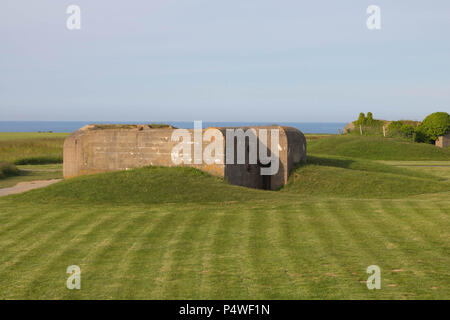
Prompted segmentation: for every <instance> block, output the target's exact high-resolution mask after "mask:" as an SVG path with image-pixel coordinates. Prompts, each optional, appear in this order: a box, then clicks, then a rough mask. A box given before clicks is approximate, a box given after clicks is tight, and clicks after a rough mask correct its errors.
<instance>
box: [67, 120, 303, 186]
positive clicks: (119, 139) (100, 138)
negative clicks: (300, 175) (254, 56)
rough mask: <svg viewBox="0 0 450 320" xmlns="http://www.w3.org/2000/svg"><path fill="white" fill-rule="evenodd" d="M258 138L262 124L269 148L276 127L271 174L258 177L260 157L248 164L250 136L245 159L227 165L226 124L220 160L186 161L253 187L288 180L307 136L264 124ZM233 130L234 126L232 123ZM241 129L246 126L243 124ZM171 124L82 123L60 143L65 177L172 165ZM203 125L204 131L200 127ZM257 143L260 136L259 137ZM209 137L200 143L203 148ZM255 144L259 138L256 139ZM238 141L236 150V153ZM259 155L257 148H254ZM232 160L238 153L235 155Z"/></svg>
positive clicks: (222, 131) (192, 150) (283, 182)
mask: <svg viewBox="0 0 450 320" xmlns="http://www.w3.org/2000/svg"><path fill="white" fill-rule="evenodd" d="M252 128H253V129H254V130H255V132H256V136H257V137H256V139H259V134H260V130H261V129H265V130H266V132H267V149H268V152H269V154H270V153H271V152H272V151H271V134H270V130H271V129H279V143H278V146H277V148H278V152H279V170H278V173H277V174H275V175H273V176H262V175H261V174H260V171H261V167H264V165H262V164H261V163H260V161H259V156H258V163H257V164H249V163H248V159H249V148H248V141H247V143H246V146H245V153H246V163H245V164H236V161H234V163H235V164H227V159H226V152H225V149H226V129H227V128H216V129H218V130H219V131H220V132H221V133H222V136H223V141H224V150H223V154H221V159H222V158H223V159H222V160H221V163H214V164H210V165H208V164H206V163H204V162H203V163H202V164H188V165H186V166H192V167H196V168H198V169H200V170H203V171H206V172H208V173H210V174H213V175H216V176H221V177H225V178H226V179H227V180H228V182H229V183H231V184H235V185H241V186H246V187H252V188H265V189H272V190H275V189H278V188H280V187H282V186H283V185H284V184H285V183H286V182H287V179H288V175H289V172H290V171H291V170H292V168H293V167H294V165H295V164H296V163H298V162H300V161H306V139H305V137H304V135H303V134H302V133H301V132H300V131H299V130H297V129H295V128H291V127H279V126H267V127H252ZM233 129H237V128H233ZM241 129H243V130H244V131H246V130H248V129H249V128H241ZM173 130H174V129H173V128H171V127H168V128H158V129H152V128H148V127H147V126H137V127H132V128H120V127H117V128H114V127H112V128H102V129H98V128H96V127H95V126H85V127H83V128H81V129H80V130H78V131H76V132H75V133H73V134H72V135H70V136H69V137H68V138H67V139H66V141H65V143H64V166H63V167H64V177H65V178H71V177H76V176H79V175H85V174H93V173H101V172H108V171H115V170H127V169H131V168H137V167H143V166H148V165H155V166H175V164H174V163H173V161H172V157H171V155H172V150H173V148H174V147H175V146H176V145H177V144H178V143H179V141H171V137H172V133H173ZM206 130H207V129H205V130H204V132H205V131H206ZM188 131H189V132H190V133H191V137H192V143H191V146H192V147H191V155H192V156H193V155H194V134H193V130H188ZM258 142H259V140H258ZM208 145H209V142H204V143H203V151H204V149H205V148H206V147H207V146H208ZM258 145H259V143H258ZM237 147H238V146H237V144H235V146H234V154H235V157H236V156H237ZM258 155H259V151H258ZM235 160H236V158H235Z"/></svg>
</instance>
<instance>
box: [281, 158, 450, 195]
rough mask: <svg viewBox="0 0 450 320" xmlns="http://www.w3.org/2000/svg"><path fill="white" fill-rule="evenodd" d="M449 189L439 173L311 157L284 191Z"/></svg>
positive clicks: (380, 192)
mask: <svg viewBox="0 0 450 320" xmlns="http://www.w3.org/2000/svg"><path fill="white" fill-rule="evenodd" d="M448 190H450V185H449V184H448V183H446V182H444V181H443V179H441V178H440V177H436V176H433V175H430V174H427V173H424V172H418V171H413V170H409V169H405V168H398V167H394V166H389V165H384V164H381V163H376V162H372V161H367V160H357V159H348V158H335V157H314V156H311V157H309V159H308V164H306V165H303V166H299V167H298V168H297V169H295V170H294V171H293V172H292V173H291V176H290V178H289V181H288V183H287V184H286V186H285V187H284V189H283V192H289V193H296V194H299V195H302V196H320V197H350V198H380V199H383V198H401V197H406V196H411V195H418V194H426V193H436V192H443V191H448Z"/></svg>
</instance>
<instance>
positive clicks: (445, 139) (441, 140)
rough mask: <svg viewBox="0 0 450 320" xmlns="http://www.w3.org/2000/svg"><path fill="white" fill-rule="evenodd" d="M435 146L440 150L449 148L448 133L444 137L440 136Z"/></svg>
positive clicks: (449, 138)
mask: <svg viewBox="0 0 450 320" xmlns="http://www.w3.org/2000/svg"><path fill="white" fill-rule="evenodd" d="M435 144H436V146H437V147H440V148H447V147H450V132H449V133H447V134H446V135H443V136H440V137H439V138H438V139H437V140H436V142H435Z"/></svg>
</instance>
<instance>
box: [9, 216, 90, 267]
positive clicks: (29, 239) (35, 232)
mask: <svg viewBox="0 0 450 320" xmlns="http://www.w3.org/2000/svg"><path fill="white" fill-rule="evenodd" d="M95 211H96V210H95V209H91V210H83V213H81V214H78V215H75V219H72V218H71V217H70V215H64V213H65V212H62V214H61V215H58V217H57V218H56V219H55V220H52V221H51V222H50V223H48V224H46V223H38V225H37V227H36V228H34V227H33V228H32V230H30V232H29V233H27V234H26V235H23V238H24V239H23V240H25V239H26V241H22V239H21V238H20V239H17V240H16V242H15V243H13V245H14V247H13V248H14V250H11V249H9V250H8V251H6V252H9V253H10V254H9V255H2V257H1V258H2V261H3V262H2V264H1V265H0V274H1V273H3V272H4V271H5V270H6V269H8V268H12V267H13V266H15V264H17V263H18V262H19V261H20V260H21V259H23V258H25V259H27V258H28V257H29V256H33V255H36V254H35V253H36V252H39V250H40V249H41V248H45V247H46V246H47V245H48V244H50V243H52V242H55V241H58V239H60V236H61V234H63V233H65V232H68V231H70V230H71V228H74V227H75V228H76V227H82V226H84V225H85V224H86V222H90V220H89V219H87V220H86V217H91V219H95V218H96V214H95ZM66 213H67V212H66ZM31 231H32V232H31ZM25 237H26V238H25ZM19 240H20V242H19ZM17 243H20V245H17Z"/></svg>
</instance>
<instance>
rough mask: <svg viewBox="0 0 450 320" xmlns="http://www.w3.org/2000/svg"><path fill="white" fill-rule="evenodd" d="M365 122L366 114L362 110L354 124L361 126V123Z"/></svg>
mask: <svg viewBox="0 0 450 320" xmlns="http://www.w3.org/2000/svg"><path fill="white" fill-rule="evenodd" d="M365 122H366V115H365V114H364V113H363V112H361V113H360V114H359V117H358V120H356V123H355V124H356V125H357V126H362V125H363V124H365Z"/></svg>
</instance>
